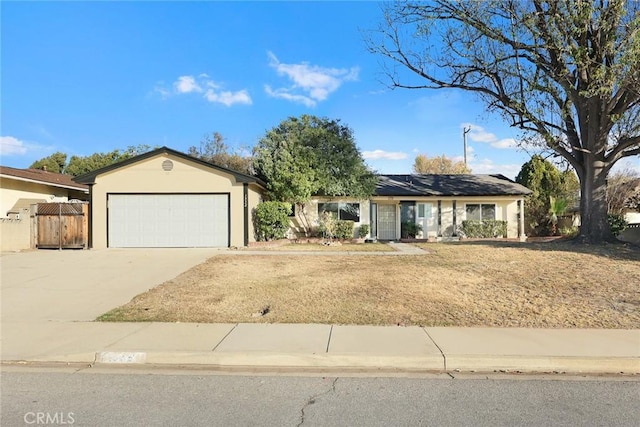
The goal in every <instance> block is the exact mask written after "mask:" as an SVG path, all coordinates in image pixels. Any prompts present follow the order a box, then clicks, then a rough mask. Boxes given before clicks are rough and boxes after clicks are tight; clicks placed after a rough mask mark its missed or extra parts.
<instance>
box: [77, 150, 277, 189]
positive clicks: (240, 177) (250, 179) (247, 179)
mask: <svg viewBox="0 0 640 427" xmlns="http://www.w3.org/2000/svg"><path fill="white" fill-rule="evenodd" d="M158 154H170V155H172V156H175V157H179V158H182V159H185V160H188V161H190V162H195V163H199V164H201V165H203V166H206V167H208V168H211V169H214V170H218V171H221V172H225V173H228V174H231V175H233V177H234V178H235V180H236V182H242V183H256V184H258V185H261V186H263V187H265V186H266V185H265V183H264V182H262V181H261V180H260V179H258V178H256V177H255V176H251V175H246V174H243V173H240V172H238V171H234V170H231V169H227V168H224V167H222V166H218V165H214V164H213V163H209V162H206V161H204V160H200V159H198V158H196V157H193V156H190V155H188V154H185V153H182V152H180V151H176V150H173V149H171V148H169V147H160V148H157V149H155V150H152V151H148V152H146V153H143V154H140V155H137V156H134V157H131V158H129V159H127V160H123V161H121V162H118V163H114V164H112V165H109V166H106V167H104V168H100V169H97V170H94V171H92V172H89V173H86V174H84V175H80V176H77V177H75V178H73V179H74V180H75V181H76V182H81V183H83V184H95V180H96V177H97V176H98V175H102V174H103V173H107V172H110V171H112V170H115V169H119V168H121V167H124V166H128V165H130V164H133V163H136V162H139V161H141V160H145V159H150V158H151V157H154V156H157V155H158Z"/></svg>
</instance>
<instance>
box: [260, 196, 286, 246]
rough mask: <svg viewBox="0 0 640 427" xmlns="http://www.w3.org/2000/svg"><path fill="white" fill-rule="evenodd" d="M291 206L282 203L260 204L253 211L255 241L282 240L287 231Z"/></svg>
mask: <svg viewBox="0 0 640 427" xmlns="http://www.w3.org/2000/svg"><path fill="white" fill-rule="evenodd" d="M290 213H291V205H290V204H289V203H284V202H262V203H260V204H259V205H258V206H257V207H256V208H255V209H254V211H253V224H254V226H255V234H256V239H257V240H259V241H265V240H276V239H284V237H285V236H286V234H287V230H288V229H289V214H290Z"/></svg>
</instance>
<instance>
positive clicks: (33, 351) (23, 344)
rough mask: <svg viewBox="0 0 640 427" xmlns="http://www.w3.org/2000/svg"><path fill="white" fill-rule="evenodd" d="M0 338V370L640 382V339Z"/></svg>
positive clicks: (212, 332)
mask: <svg viewBox="0 0 640 427" xmlns="http://www.w3.org/2000/svg"><path fill="white" fill-rule="evenodd" d="M2 332H3V334H2V361H3V363H24V362H33V363H50V362H61V363H87V364H96V363H97V364H153V365H175V366H186V365H197V366H209V367H216V368H234V369H237V368H249V369H252V368H253V369H269V368H275V369H283V368H289V369H294V370H301V371H304V370H310V369H313V370H316V371H317V370H322V369H326V370H340V369H345V370H351V369H356V370H361V371H367V372H380V371H396V372H402V371H406V372H457V371H463V372H468V371H475V372H493V371H507V372H536V373H545V372H567V373H591V374H597V373H603V374H619V373H625V374H638V373H640V330H601V329H589V330H585V329H551V330H549V329H524V328H523V329H520V328H508V329H507V328H504V329H503V328H458V327H428V328H421V327H395V326H338V325H318V324H311V325H309V324H244V323H241V324H191V323H100V322H46V323H42V322H37V323H10V324H6V323H5V324H4V325H3V330H2Z"/></svg>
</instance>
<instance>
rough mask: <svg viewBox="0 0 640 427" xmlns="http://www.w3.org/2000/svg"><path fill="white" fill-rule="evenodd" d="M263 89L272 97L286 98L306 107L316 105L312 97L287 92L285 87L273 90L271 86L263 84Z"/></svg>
mask: <svg viewBox="0 0 640 427" xmlns="http://www.w3.org/2000/svg"><path fill="white" fill-rule="evenodd" d="M264 91H265V92H266V93H267V95H269V96H271V97H272V98H280V99H286V100H287V101H292V102H297V103H299V104H304V105H306V106H307V107H314V106H315V105H316V101H314V100H313V99H311V98H309V97H307V96H304V95H294V94H292V93H289V92H288V90H287V89H285V88H280V89H276V90H273V89H271V86H269V85H264Z"/></svg>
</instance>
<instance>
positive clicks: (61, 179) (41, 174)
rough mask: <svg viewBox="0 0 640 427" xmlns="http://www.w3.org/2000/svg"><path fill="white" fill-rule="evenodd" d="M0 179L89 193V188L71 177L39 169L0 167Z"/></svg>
mask: <svg viewBox="0 0 640 427" xmlns="http://www.w3.org/2000/svg"><path fill="white" fill-rule="evenodd" d="M0 177H2V178H3V179H7V178H9V179H15V180H18V181H26V182H35V183H37V184H46V185H51V186H53V187H60V188H66V189H71V190H78V191H83V192H85V193H88V192H89V187H88V186H86V185H84V184H79V183H77V182H74V181H73V180H72V178H73V177H72V176H70V175H64V174H61V173H55V172H48V171H44V170H40V169H16V168H10V167H8V166H0Z"/></svg>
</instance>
